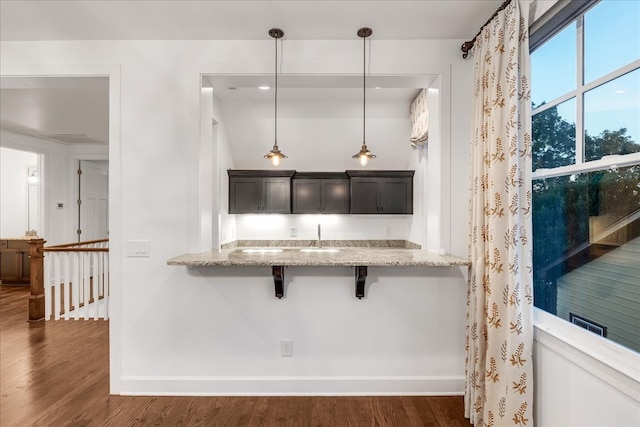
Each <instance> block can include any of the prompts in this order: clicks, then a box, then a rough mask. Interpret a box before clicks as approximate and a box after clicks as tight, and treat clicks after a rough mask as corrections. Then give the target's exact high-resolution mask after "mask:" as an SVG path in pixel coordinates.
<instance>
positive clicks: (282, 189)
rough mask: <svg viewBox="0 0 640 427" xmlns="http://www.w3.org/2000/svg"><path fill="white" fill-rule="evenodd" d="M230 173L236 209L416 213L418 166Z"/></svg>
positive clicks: (232, 206)
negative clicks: (414, 205) (393, 168)
mask: <svg viewBox="0 0 640 427" xmlns="http://www.w3.org/2000/svg"><path fill="white" fill-rule="evenodd" d="M227 172H228V174H229V213H230V214H248V213H281V214H288V213H295V214H308V213H325V214H348V213H352V214H379V215H381V214H390V215H391V214H398V215H411V214H413V175H414V171H389V170H386V171H385V170H366V171H362V170H348V171H346V172H296V171H293V170H231V169H230V170H229V171H227Z"/></svg>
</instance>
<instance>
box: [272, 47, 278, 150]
mask: <svg viewBox="0 0 640 427" xmlns="http://www.w3.org/2000/svg"><path fill="white" fill-rule="evenodd" d="M274 40H275V42H276V60H275V61H274V63H275V64H276V68H275V77H276V81H275V84H276V90H275V108H274V121H273V122H274V131H273V132H274V134H273V145H274V147H278V39H277V38H274Z"/></svg>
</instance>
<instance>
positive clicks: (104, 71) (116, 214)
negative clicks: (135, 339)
mask: <svg viewBox="0 0 640 427" xmlns="http://www.w3.org/2000/svg"><path fill="white" fill-rule="evenodd" d="M0 66H1V68H0V76H1V77H10V76H17V77H25V76H29V77H89V76H98V77H100V76H106V77H108V78H109V193H110V194H109V237H110V240H111V242H112V243H113V244H112V245H111V246H110V248H109V251H110V260H109V265H110V270H109V275H110V278H111V280H110V299H109V312H110V317H111V318H110V321H109V378H110V393H111V394H119V393H120V371H121V365H122V362H121V358H120V354H121V350H120V320H121V319H120V295H121V294H120V284H121V274H122V266H121V264H122V263H121V254H122V253H123V248H122V242H123V239H122V193H121V188H122V179H121V166H120V165H121V164H122V159H121V149H120V148H121V147H120V126H121V123H120V120H121V114H120V107H121V106H120V95H121V91H120V85H121V81H120V76H121V66H120V65H119V64H33V63H32V64H9V65H6V64H4V63H2V64H0Z"/></svg>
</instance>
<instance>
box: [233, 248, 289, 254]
mask: <svg viewBox="0 0 640 427" xmlns="http://www.w3.org/2000/svg"><path fill="white" fill-rule="evenodd" d="M242 252H243V253H249V254H277V253H280V252H282V249H274V248H269V249H243V250H242Z"/></svg>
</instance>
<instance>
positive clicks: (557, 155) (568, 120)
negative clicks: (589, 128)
mask: <svg viewBox="0 0 640 427" xmlns="http://www.w3.org/2000/svg"><path fill="white" fill-rule="evenodd" d="M531 128H532V131H533V170H536V169H538V168H555V167H557V166H566V165H571V164H574V163H575V161H576V99H575V98H572V99H570V100H568V101H566V102H563V103H562V104H559V105H556V106H555V107H551V108H549V109H548V110H545V111H543V112H541V113H537V114H535V115H534V116H533V117H532V118H531Z"/></svg>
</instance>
